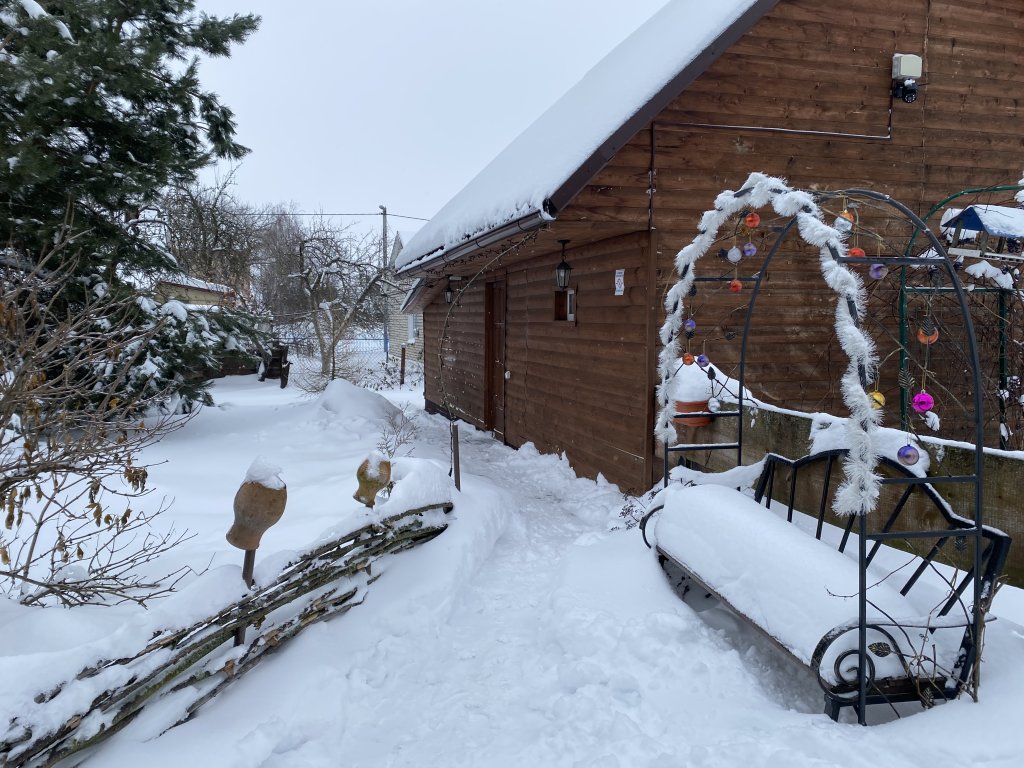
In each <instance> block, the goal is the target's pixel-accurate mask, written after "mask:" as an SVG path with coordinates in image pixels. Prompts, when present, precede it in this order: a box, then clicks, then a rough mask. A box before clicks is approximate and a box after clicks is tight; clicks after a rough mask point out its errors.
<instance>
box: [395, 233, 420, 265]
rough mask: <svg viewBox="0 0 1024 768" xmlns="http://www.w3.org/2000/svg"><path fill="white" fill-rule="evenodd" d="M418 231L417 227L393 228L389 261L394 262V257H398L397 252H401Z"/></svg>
mask: <svg viewBox="0 0 1024 768" xmlns="http://www.w3.org/2000/svg"><path fill="white" fill-rule="evenodd" d="M419 231H420V228H419V227H416V228H415V229H405V228H403V229H397V230H395V239H394V242H393V243H392V245H391V263H392V264H394V263H395V259H397V258H398V254H400V253H401V252H402V249H404V248H405V246H406V244H408V243H410V242H412V239H413V238H414V237H415V236H416V233H417V232H419Z"/></svg>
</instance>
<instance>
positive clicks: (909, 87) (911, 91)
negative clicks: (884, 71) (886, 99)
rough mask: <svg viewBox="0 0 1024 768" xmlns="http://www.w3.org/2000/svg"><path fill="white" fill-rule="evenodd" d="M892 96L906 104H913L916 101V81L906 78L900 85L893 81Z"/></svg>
mask: <svg viewBox="0 0 1024 768" xmlns="http://www.w3.org/2000/svg"><path fill="white" fill-rule="evenodd" d="M892 95H893V96H895V97H896V98H897V99H903V100H904V101H905V102H907V104H913V103H914V102H915V101H917V81H916V80H914V79H912V78H907V79H906V80H904V81H903V82H902V83H901V82H899V81H895V80H894V81H893V84H892Z"/></svg>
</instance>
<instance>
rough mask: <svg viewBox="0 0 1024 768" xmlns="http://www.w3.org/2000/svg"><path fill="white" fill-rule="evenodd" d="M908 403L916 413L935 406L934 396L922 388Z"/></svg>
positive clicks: (924, 411)
mask: <svg viewBox="0 0 1024 768" xmlns="http://www.w3.org/2000/svg"><path fill="white" fill-rule="evenodd" d="M910 405H911V406H912V407H913V409H914V410H915V411H917V412H918V413H927V412H928V411H930V410H931V409H932V408H933V407H935V398H934V397H932V396H931V395H929V394H928V393H927V392H925V391H924V390H923V389H922V390H921V391H920V392H918V393H917V394H916V395H914V399H913V400H911V401H910Z"/></svg>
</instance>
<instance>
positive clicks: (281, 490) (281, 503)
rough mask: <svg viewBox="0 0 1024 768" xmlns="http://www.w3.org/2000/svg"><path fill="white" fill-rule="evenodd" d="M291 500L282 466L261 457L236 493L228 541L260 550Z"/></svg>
mask: <svg viewBox="0 0 1024 768" xmlns="http://www.w3.org/2000/svg"><path fill="white" fill-rule="evenodd" d="M287 501H288V489H287V488H286V486H285V483H284V481H283V480H282V479H281V469H280V468H279V467H276V466H274V465H273V464H270V463H269V462H267V461H265V460H264V459H262V458H257V459H256V460H255V461H253V463H252V466H250V467H249V471H248V473H246V476H245V480H243V481H242V485H241V486H240V487H239V489H238V493H236V494H235V503H234V512H235V521H234V524H233V525H232V526H231V529H230V530H229V531H228V533H227V536H226V538H227V540H228V543H229V544H231V545H232V546H235V547H238V548H239V549H244V550H246V551H255V550H256V549H258V548H259V546H260V539H261V538H263V534H264V533H266V531H267V529H268V528H270V526H272V525H273V524H274V523H276V522H277V521H278V520H280V519H281V515H283V514H284V507H285V504H286V503H287Z"/></svg>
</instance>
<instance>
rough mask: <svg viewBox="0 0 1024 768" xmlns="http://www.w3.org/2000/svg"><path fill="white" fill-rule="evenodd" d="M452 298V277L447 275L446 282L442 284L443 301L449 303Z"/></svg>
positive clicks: (453, 292) (453, 296)
mask: <svg viewBox="0 0 1024 768" xmlns="http://www.w3.org/2000/svg"><path fill="white" fill-rule="evenodd" d="M454 298H455V290H454V289H453V288H452V279H451V278H450V277H449V278H448V282H447V283H445V284H444V303H445V304H451V303H452V299H454Z"/></svg>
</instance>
